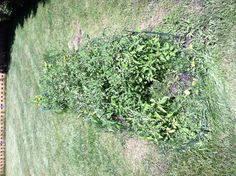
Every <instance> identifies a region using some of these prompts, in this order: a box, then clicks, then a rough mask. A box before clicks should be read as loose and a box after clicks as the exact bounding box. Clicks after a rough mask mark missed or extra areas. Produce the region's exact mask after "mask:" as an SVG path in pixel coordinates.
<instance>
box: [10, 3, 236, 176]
mask: <svg viewBox="0 0 236 176" xmlns="http://www.w3.org/2000/svg"><path fill="white" fill-rule="evenodd" d="M170 2H171V3H170ZM203 2H204V1H195V0H193V1H188V2H179V4H176V1H175V3H174V1H165V2H164V1H162V3H161V4H162V5H161V7H162V8H163V10H160V12H161V13H162V14H164V15H163V17H162V16H158V15H156V14H155V12H158V10H153V8H152V7H157V5H153V6H150V4H149V3H148V1H145V0H142V1H124V0H121V1H113V0H112V1H109V2H108V1H95V2H94V1H93V0H88V1H85V0H81V1H77V0H68V1H62V0H54V1H52V2H50V3H48V4H46V5H45V6H44V7H43V6H40V7H39V8H38V13H37V15H36V16H35V17H34V18H33V17H32V18H29V19H28V20H27V21H26V22H25V25H24V27H22V28H21V27H19V28H18V29H17V31H16V38H15V43H14V45H13V52H12V64H11V68H10V71H9V75H8V83H7V84H8V86H7V108H8V109H7V124H6V125H7V136H6V138H7V146H8V147H7V156H6V157H7V168H6V169H7V173H6V175H17V176H18V175H19V176H21V175H155V174H156V173H158V172H159V171H161V173H160V175H161V174H163V173H166V174H167V175H235V174H236V171H235V165H236V163H235V161H236V159H235V158H236V151H235V148H236V147H235V142H236V138H235V126H234V125H235V112H234V107H235V104H236V103H235V102H236V101H235V98H234V97H235V93H234V92H235V86H234V85H235V84H236V83H235V78H234V70H235V59H234V58H235V54H236V53H235V49H234V48H235V37H234V36H235V35H236V30H235V22H234V21H235V20H236V18H235V16H234V13H231V15H230V14H228V13H227V11H228V12H233V11H232V9H234V8H235V3H234V1H233V0H229V1H227V2H223V1H221V0H215V1H213V0H210V1H209V2H210V3H211V4H210V5H209V4H208V6H203V4H202V3H203ZM174 4H175V6H177V7H178V8H173V7H172V6H173V5H174ZM204 7H208V11H206V9H205V8H204ZM166 8H167V9H166ZM170 8H173V9H174V11H169V9H170ZM154 9H155V8H154ZM209 9H210V10H212V11H209ZM225 9H227V10H225ZM210 12H214V14H212V13H210ZM144 13H145V14H144ZM166 14H168V17H169V23H164V22H163V21H162V18H163V19H165V17H164V16H165V15H166ZM202 17H203V18H202ZM207 17H211V18H212V20H210V22H214V23H215V24H212V23H208V21H207V20H206V21H205V23H207V24H210V26H211V27H210V28H207V29H209V30H206V31H204V30H202V29H201V30H198V29H199V25H200V24H202V23H201V22H204V20H202V19H208V18H207ZM222 17H223V18H222ZM159 19H160V20H159ZM180 19H181V20H180ZM215 19H218V20H215ZM225 19H226V20H225ZM145 21H146V22H145ZM180 21H181V23H180ZM77 22H79V24H80V27H81V29H82V30H83V31H84V32H86V33H88V34H89V35H90V36H97V35H99V34H100V32H101V31H102V30H103V29H104V27H108V28H111V29H112V30H121V29H124V28H128V29H149V28H150V29H151V28H155V26H156V25H157V24H162V27H161V28H157V29H155V30H157V31H158V30H160V31H164V32H170V33H177V34H184V35H186V36H187V37H188V38H191V40H188V42H187V43H185V45H186V46H188V47H189V46H193V48H194V49H196V50H198V49H200V48H201V47H203V48H205V46H206V45H201V44H202V37H207V38H205V39H207V40H206V41H212V44H211V45H207V47H208V49H210V52H207V53H203V55H204V58H205V59H209V58H210V60H208V61H209V63H208V65H210V66H211V67H210V72H209V75H210V76H211V78H212V79H211V80H212V82H211V84H209V87H208V93H213V94H212V95H211V96H210V97H211V98H213V99H214V100H217V101H215V104H214V105H213V106H211V107H212V108H213V109H214V108H215V107H221V109H220V110H221V112H220V113H219V112H218V111H216V113H215V114H213V115H212V117H214V118H212V119H213V121H212V124H214V128H212V129H211V130H212V132H214V133H212V134H214V135H210V136H209V137H208V138H207V139H206V140H205V141H204V143H198V144H197V145H195V147H193V148H191V149H187V150H184V151H182V152H172V151H168V152H169V153H168V154H166V155H156V154H155V155H152V152H154V153H157V152H155V150H154V151H153V150H152V149H151V150H152V152H151V154H150V153H149V154H148V155H151V156H148V159H147V160H146V161H145V162H144V164H143V165H142V164H140V166H139V167H138V169H137V168H130V165H132V164H131V163H133V160H135V159H136V158H137V157H139V158H140V157H141V158H143V155H146V150H145V149H144V151H143V153H144V154H142V153H141V154H140V156H138V155H135V154H132V153H129V155H131V156H130V157H129V155H128V154H125V152H126V151H127V148H128V146H131V147H132V145H135V146H139V147H141V148H145V147H146V146H147V145H146V144H144V143H143V142H139V141H138V140H137V141H138V144H137V145H136V144H133V142H132V139H130V140H131V142H129V141H128V142H127V141H126V140H124V139H123V137H122V135H120V134H112V133H106V132H104V131H100V130H98V129H97V128H95V127H94V126H90V125H88V124H86V123H84V122H83V121H81V120H80V118H78V117H77V116H75V115H72V114H67V115H55V114H52V113H50V112H48V111H43V110H42V109H40V108H39V107H36V106H34V103H33V102H32V100H33V97H34V96H35V95H38V94H39V90H38V89H39V87H38V85H39V82H38V81H39V79H40V75H41V70H42V65H43V59H42V57H43V54H45V52H50V51H51V50H57V51H58V50H59V51H60V50H62V49H63V48H65V47H67V45H68V42H69V41H70V40H71V39H72V38H73V37H74V35H75V33H76V30H77V27H76V25H77V24H78V23H77ZM156 22H157V23H156ZM200 27H201V25H200ZM195 29H197V30H195ZM203 29H205V28H203ZM202 32H203V33H202ZM208 32H209V33H208ZM212 32H213V33H214V34H212ZM202 34H203V35H202ZM218 37H219V38H218ZM214 39H217V40H214ZM219 39H220V40H219ZM219 41H221V42H219ZM215 42H216V43H215ZM190 44H192V45H190ZM198 44H200V45H198ZM195 46H196V47H197V48H195ZM212 46H213V47H212ZM199 47H200V48H199ZM201 49H202V48H201ZM222 70H223V71H224V72H225V73H226V76H222V75H223V73H222V72H221V71H222ZM224 78H226V79H227V81H223V79H224ZM225 82H227V84H226V87H225V86H224V84H223V83H225ZM209 83H210V82H209ZM226 91H227V92H228V95H226ZM214 93H216V94H214ZM216 95H217V96H216ZM215 98H216V99H215ZM228 100H230V101H228ZM229 108H230V109H231V111H229ZM219 114H220V115H221V118H218V117H219ZM229 117H231V118H229ZM217 119H220V120H217ZM124 141H126V142H124ZM137 141H136V142H137ZM125 144H126V145H125ZM126 147H127V148H126ZM132 148H133V147H132ZM137 148H138V147H137ZM137 151H139V149H137ZM127 156H128V159H127ZM129 158H131V161H129V160H130V159H129ZM132 158H133V159H132ZM160 158H161V159H160ZM163 158H164V159H165V160H164V161H163V162H162V161H161V160H162V159H163ZM170 158H171V160H172V162H170ZM166 159H168V162H167V161H166ZM129 162H131V163H129ZM168 166H170V167H168Z"/></svg>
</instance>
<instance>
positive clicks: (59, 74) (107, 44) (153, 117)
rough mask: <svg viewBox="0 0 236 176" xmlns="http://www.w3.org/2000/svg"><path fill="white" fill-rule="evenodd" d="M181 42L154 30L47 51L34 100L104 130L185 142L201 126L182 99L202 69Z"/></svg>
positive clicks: (191, 92) (194, 90)
mask: <svg viewBox="0 0 236 176" xmlns="http://www.w3.org/2000/svg"><path fill="white" fill-rule="evenodd" d="M181 47H182V46H180V45H179V44H178V43H177V42H176V41H175V40H174V39H173V38H172V39H171V38H170V37H166V36H163V35H161V36H160V35H157V34H155V33H124V34H120V35H114V36H103V37H98V38H96V39H89V40H88V41H87V42H86V43H85V44H84V46H82V47H81V48H80V49H79V51H76V52H66V53H60V54H56V55H50V56H46V58H45V70H44V74H43V75H44V76H42V79H41V90H42V92H43V96H40V97H37V102H38V103H39V104H40V103H41V106H43V107H44V108H46V109H50V110H55V111H64V112H65V111H67V110H69V111H70V110H71V111H73V112H77V113H78V114H79V116H80V117H81V118H83V119H85V120H89V121H91V122H95V123H96V124H99V125H101V126H103V127H106V128H108V130H114V128H116V129H127V130H131V131H134V132H135V134H138V135H140V136H142V137H145V138H147V139H150V140H152V141H154V142H158V141H159V140H160V139H162V140H169V139H172V140H173V139H175V138H177V140H178V141H181V142H187V141H188V140H190V139H193V138H196V136H197V135H198V134H199V133H200V132H202V131H203V130H204V129H202V128H203V127H202V126H201V125H200V124H201V123H202V121H203V118H202V117H201V116H198V114H197V113H196V114H193V113H192V114H191V116H192V117H191V116H189V114H188V113H187V112H188V111H189V110H188V106H186V104H185V102H186V100H187V99H190V98H189V97H191V96H192V95H194V94H201V92H202V90H201V89H199V88H198V86H197V85H196V84H198V83H197V78H198V79H201V80H202V81H203V82H204V75H203V74H202V70H200V69H199V68H200V67H203V63H199V62H198V61H199V60H200V56H197V55H196V54H195V53H194V52H192V51H191V49H186V48H185V51H184V50H183V47H182V48H181ZM50 53H51V52H50ZM196 62H197V63H196ZM196 64H197V66H196ZM199 96H200V95H199ZM195 103H199V104H200V101H197V100H195ZM201 103H202V102H201ZM199 109H200V108H199ZM204 118H205V117H204ZM204 120H205V119H204ZM183 122H184V123H183Z"/></svg>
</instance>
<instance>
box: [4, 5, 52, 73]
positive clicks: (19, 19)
mask: <svg viewBox="0 0 236 176" xmlns="http://www.w3.org/2000/svg"><path fill="white" fill-rule="evenodd" d="M47 1H48V0H24V1H23V2H17V3H14V5H13V9H14V10H13V13H12V15H11V16H10V18H9V19H8V20H5V21H1V22H0V72H2V73H7V72H8V70H9V68H10V64H11V50H12V45H13V43H14V40H15V30H16V28H17V27H18V26H21V27H23V26H24V22H25V21H26V20H27V19H28V18H29V17H30V16H35V15H36V13H37V9H38V5H39V4H43V5H44V4H45V3H46V2H47Z"/></svg>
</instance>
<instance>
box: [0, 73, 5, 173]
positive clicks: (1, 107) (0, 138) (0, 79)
mask: <svg viewBox="0 0 236 176" xmlns="http://www.w3.org/2000/svg"><path fill="white" fill-rule="evenodd" d="M5 83H6V74H4V73H0V175H5V148H6V143H5Z"/></svg>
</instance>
